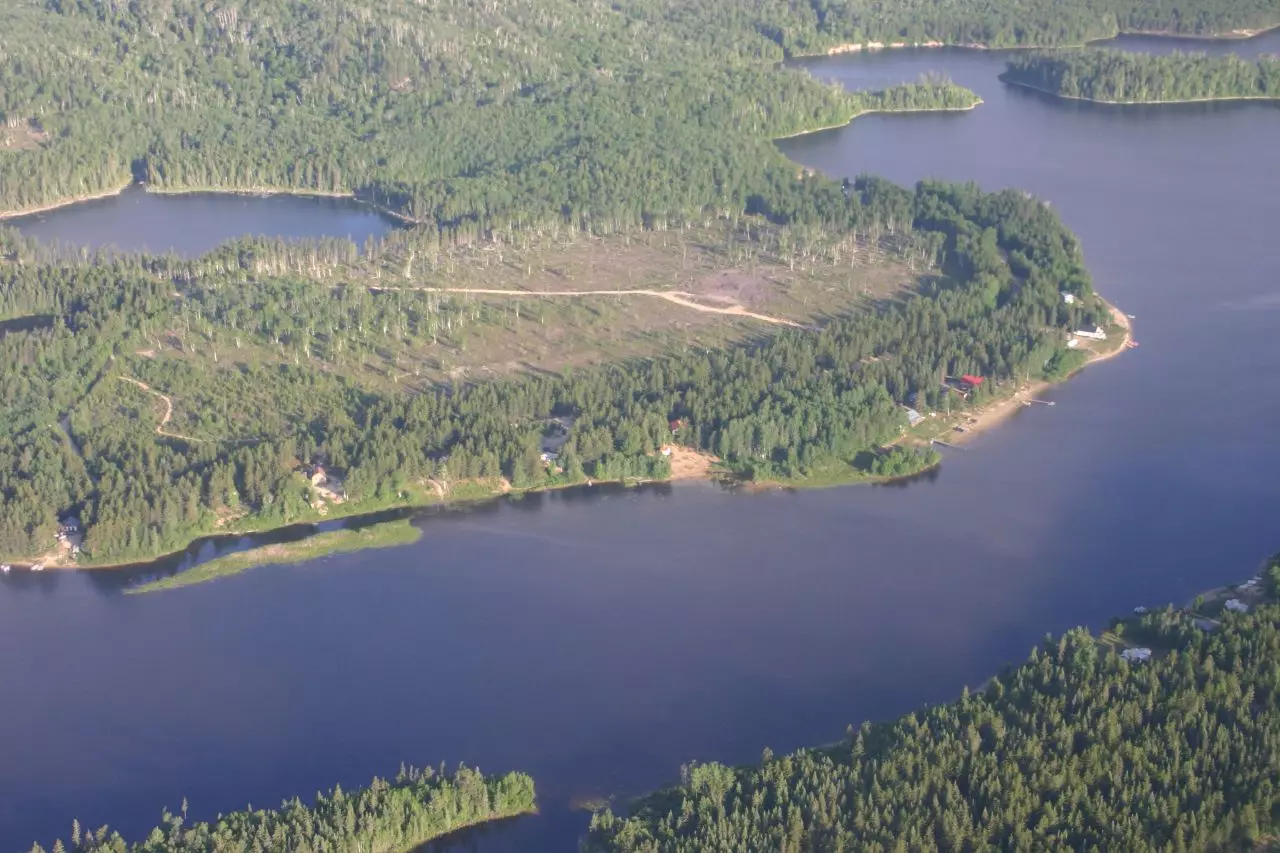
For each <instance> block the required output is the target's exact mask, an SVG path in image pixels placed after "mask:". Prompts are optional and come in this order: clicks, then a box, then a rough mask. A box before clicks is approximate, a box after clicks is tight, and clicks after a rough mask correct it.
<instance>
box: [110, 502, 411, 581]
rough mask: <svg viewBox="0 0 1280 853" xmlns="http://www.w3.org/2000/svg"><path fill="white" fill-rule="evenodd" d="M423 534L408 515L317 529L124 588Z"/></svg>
mask: <svg viewBox="0 0 1280 853" xmlns="http://www.w3.org/2000/svg"><path fill="white" fill-rule="evenodd" d="M421 538H422V530H421V529H420V528H417V527H414V526H413V524H412V523H411V522H410V521H409V519H401V520H400V521H386V522H383V523H381V524H374V525H371V526H369V527H360V528H343V529H341V530H330V531H326V532H323V533H316V534H315V535H313V536H308V537H306V538H305V539H300V540H298V541H296V542H285V543H280V544H276V545H260V546H259V547H257V548H250V549H249V550H247V551H236V552H234V553H231V554H225V555H223V556H221V557H215V558H214V559H212V560H210V561H208V562H207V563H200V564H199V565H196V566H192V567H191V568H190V569H186V570H185V571H181V572H178V573H177V574H175V575H170V576H169V577H166V578H159V579H157V580H153V581H148V582H147V583H144V584H140V585H139V586H135V587H132V588H130V589H128V590H125V593H126V594H127V595H133V594H138V593H146V592H160V591H162V590H166V589H181V588H182V587H185V586H191V585H193V584H198V583H204V582H206V581H211V580H217V579H218V578H224V577H229V576H231V575H237V574H240V573H241V572H245V571H248V570H249V569H255V568H258V567H259V566H269V565H281V564H287V563H300V562H304V561H308V560H316V559H319V558H320V557H328V556H331V555H334V554H346V553H350V552H352V551H365V550H372V549H375V548H395V547H399V546H401V545H412V544H413V543H414V542H417V541H418V540H419V539H421Z"/></svg>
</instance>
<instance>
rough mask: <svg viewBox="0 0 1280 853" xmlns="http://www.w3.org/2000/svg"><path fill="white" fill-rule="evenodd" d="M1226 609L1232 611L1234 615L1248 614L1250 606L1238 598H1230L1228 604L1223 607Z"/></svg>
mask: <svg viewBox="0 0 1280 853" xmlns="http://www.w3.org/2000/svg"><path fill="white" fill-rule="evenodd" d="M1222 606H1223V608H1224V609H1226V610H1230V611H1231V612H1232V613H1248V612H1249V605H1247V604H1245V603H1244V602H1243V601H1241V600H1240V599H1238V598H1228V599H1227V601H1226V603H1225V604H1223V605H1222Z"/></svg>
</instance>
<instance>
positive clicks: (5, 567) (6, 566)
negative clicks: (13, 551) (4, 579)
mask: <svg viewBox="0 0 1280 853" xmlns="http://www.w3.org/2000/svg"><path fill="white" fill-rule="evenodd" d="M11 568H12V566H10V565H9V564H8V563H4V564H0V572H4V573H5V574H6V575H7V574H9V569H11Z"/></svg>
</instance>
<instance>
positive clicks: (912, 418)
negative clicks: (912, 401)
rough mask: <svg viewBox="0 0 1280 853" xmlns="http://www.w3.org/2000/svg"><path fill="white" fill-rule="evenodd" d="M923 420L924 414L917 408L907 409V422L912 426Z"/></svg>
mask: <svg viewBox="0 0 1280 853" xmlns="http://www.w3.org/2000/svg"><path fill="white" fill-rule="evenodd" d="M923 420H924V415H922V414H920V413H919V412H917V411H916V410H915V409H907V423H909V424H911V426H915V425H916V424H918V423H920V422H921V421H923Z"/></svg>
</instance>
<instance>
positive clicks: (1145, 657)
mask: <svg viewBox="0 0 1280 853" xmlns="http://www.w3.org/2000/svg"><path fill="white" fill-rule="evenodd" d="M1120 657H1122V658H1123V659H1125V660H1127V661H1128V662H1129V663H1142V662H1143V661H1149V660H1151V649H1146V648H1136V649H1125V650H1124V651H1122V652H1121V653H1120Z"/></svg>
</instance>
